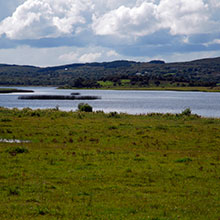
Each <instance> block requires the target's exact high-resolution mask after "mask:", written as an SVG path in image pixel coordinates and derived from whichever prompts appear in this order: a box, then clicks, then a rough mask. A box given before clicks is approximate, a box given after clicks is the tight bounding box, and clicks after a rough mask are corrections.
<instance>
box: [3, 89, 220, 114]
mask: <svg viewBox="0 0 220 220" xmlns="http://www.w3.org/2000/svg"><path fill="white" fill-rule="evenodd" d="M15 88H19V89H31V90H34V93H30V94H31V95H46V94H47V95H70V93H72V92H79V93H80V94H81V95H92V96H101V98H102V99H98V100H89V101H85V100H83V101H82V100H20V99H18V96H21V95H28V93H25V94H22V93H19V94H18V93H13V94H0V106H2V107H7V108H19V109H21V108H25V107H29V108H32V109H38V108H40V109H45V108H55V107H56V106H59V109H61V110H65V111H71V110H73V111H75V110H76V109H77V106H78V104H79V103H80V102H87V103H89V104H90V105H91V106H93V109H94V110H95V111H96V110H103V111H104V112H112V111H117V112H125V113H129V114H146V113H151V112H160V113H167V112H170V113H180V112H181V111H183V110H184V109H186V108H190V109H191V110H192V112H193V113H196V114H199V115H201V116H206V117H218V118H220V93H205V92H176V91H136V90H132V91H121V90H120V91H118V90H58V89H56V88H55V87H15Z"/></svg>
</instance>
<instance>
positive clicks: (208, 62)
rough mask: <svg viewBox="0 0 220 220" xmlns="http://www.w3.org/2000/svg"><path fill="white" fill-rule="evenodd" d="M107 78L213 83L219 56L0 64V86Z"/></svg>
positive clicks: (97, 82)
mask: <svg viewBox="0 0 220 220" xmlns="http://www.w3.org/2000/svg"><path fill="white" fill-rule="evenodd" d="M123 80H125V81H126V82H127V83H126V85H124V83H123ZM108 81H109V82H111V83H112V85H113V86H114V87H121V86H124V87H128V88H132V87H136V88H137V87H139V88H142V87H143V88H147V87H153V86H156V87H159V86H162V87H186V86H192V87H194V86H204V87H216V86H219V83H220V57H218V58H211V59H202V60H195V61H191V62H179V63H164V62H161V61H151V62H134V61H113V62H103V63H85V64H70V65H63V66H55V67H46V68H40V67H34V66H18V65H6V64H0V85H1V86H11V85H17V86H19V85H26V86H29V85H35V86H38V85H44V86H46V85H51V86H63V87H76V88H101V87H103V82H104V85H105V84H106V83H105V82H108ZM125 81H124V82H125ZM107 84H108V83H107Z"/></svg>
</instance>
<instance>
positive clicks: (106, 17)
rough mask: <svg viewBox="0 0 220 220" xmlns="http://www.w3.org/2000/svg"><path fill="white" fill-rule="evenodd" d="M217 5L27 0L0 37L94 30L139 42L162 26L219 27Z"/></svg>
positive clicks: (0, 28) (209, 0) (174, 30)
mask: <svg viewBox="0 0 220 220" xmlns="http://www.w3.org/2000/svg"><path fill="white" fill-rule="evenodd" d="M17 1H18V0H17ZM23 1H24V0H22V1H21V2H23ZM219 7H220V2H219V0H193V1H192V0H93V1H92V0H65V1H63V0H26V1H25V2H23V3H22V4H21V5H20V6H19V7H17V9H16V10H15V12H14V13H13V14H12V15H11V16H10V17H7V18H5V19H4V20H3V21H2V22H1V23H0V35H2V34H5V35H6V36H7V37H8V38H10V39H40V38H46V37H60V36H66V35H71V36H74V34H75V35H77V34H79V33H80V32H81V31H82V30H90V29H92V30H93V32H94V34H95V35H115V36H120V37H127V38H131V39H134V40H135V39H136V38H137V37H140V36H146V35H150V34H152V33H154V32H156V31H158V30H161V29H168V30H169V31H170V34H171V35H181V34H183V35H191V34H198V33H211V32H213V31H217V30H218V31H220V30H219V26H220V21H219V17H218V16H219V15H218V14H219V13H218V10H219Z"/></svg>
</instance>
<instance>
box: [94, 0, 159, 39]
mask: <svg viewBox="0 0 220 220" xmlns="http://www.w3.org/2000/svg"><path fill="white" fill-rule="evenodd" d="M92 27H93V30H94V31H95V33H96V34H98V35H119V36H129V35H130V36H132V35H135V36H143V35H148V34H151V33H153V32H155V31H156V30H157V29H158V24H157V20H156V6H155V5H154V4H152V3H149V2H144V3H142V4H141V5H140V6H139V7H136V6H135V7H133V8H129V7H125V6H121V7H119V8H118V9H115V10H112V11H110V12H108V13H106V14H105V15H103V16H101V17H98V18H97V17H96V16H93V25H92Z"/></svg>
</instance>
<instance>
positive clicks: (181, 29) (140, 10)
mask: <svg viewBox="0 0 220 220" xmlns="http://www.w3.org/2000/svg"><path fill="white" fill-rule="evenodd" d="M138 2H139V4H138ZM213 5H215V6H217V5H218V3H217V2H214V0H212V4H211V3H210V4H208V3H205V2H204V1H203V0H194V1H191V0H178V1H177V0H160V1H159V2H158V4H157V3H156V2H154V1H152V2H149V1H142V3H141V1H137V2H136V5H135V6H134V7H131V8H129V7H125V6H121V7H119V8H117V9H115V10H111V11H110V12H107V13H106V14H104V15H103V16H100V17H96V16H94V17H93V25H92V27H93V30H94V32H95V33H96V34H98V35H118V36H144V35H149V34H151V33H153V32H156V31H158V30H160V29H168V30H169V31H170V33H171V34H172V35H177V34H185V35H190V34H196V33H205V32H212V31H213V28H214V27H217V24H216V23H215V22H213V21H212V20H211V16H210V10H211V9H213ZM214 25H215V26H214ZM218 25H219V21H218Z"/></svg>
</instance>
